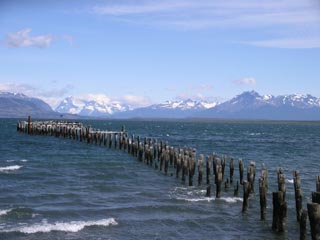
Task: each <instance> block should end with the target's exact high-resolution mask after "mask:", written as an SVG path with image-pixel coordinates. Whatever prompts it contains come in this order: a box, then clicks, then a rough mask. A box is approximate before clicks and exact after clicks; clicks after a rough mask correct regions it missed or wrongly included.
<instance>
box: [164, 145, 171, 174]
mask: <svg viewBox="0 0 320 240" xmlns="http://www.w3.org/2000/svg"><path fill="white" fill-rule="evenodd" d="M169 161H170V150H169V147H168V146H167V147H166V150H165V155H164V173H165V175H168V167H169Z"/></svg>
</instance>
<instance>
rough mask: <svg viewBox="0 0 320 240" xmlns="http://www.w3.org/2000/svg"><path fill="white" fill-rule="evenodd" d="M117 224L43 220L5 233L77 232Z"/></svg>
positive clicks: (110, 222) (113, 221)
mask: <svg viewBox="0 0 320 240" xmlns="http://www.w3.org/2000/svg"><path fill="white" fill-rule="evenodd" d="M117 224H118V223H117V222H116V220H115V219H114V218H108V219H101V220H97V221H71V222H55V223H48V222H47V221H46V220H43V221H42V223H40V224H34V225H31V226H26V227H20V228H15V229H11V230H7V231H6V232H21V233H27V234H32V233H39V232H42V233H47V232H51V231H62V232H79V231H81V230H82V229H84V228H85V227H90V226H110V225H117Z"/></svg>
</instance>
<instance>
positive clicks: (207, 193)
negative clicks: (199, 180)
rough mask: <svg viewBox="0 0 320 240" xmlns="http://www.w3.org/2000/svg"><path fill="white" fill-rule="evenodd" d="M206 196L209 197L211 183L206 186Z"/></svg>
mask: <svg viewBox="0 0 320 240" xmlns="http://www.w3.org/2000/svg"><path fill="white" fill-rule="evenodd" d="M206 197H211V185H210V184H209V185H208V186H207V192H206Z"/></svg>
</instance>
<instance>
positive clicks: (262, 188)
mask: <svg viewBox="0 0 320 240" xmlns="http://www.w3.org/2000/svg"><path fill="white" fill-rule="evenodd" d="M259 193H260V218H261V220H266V214H267V188H266V185H265V181H264V179H263V177H262V176H261V177H260V178H259Z"/></svg>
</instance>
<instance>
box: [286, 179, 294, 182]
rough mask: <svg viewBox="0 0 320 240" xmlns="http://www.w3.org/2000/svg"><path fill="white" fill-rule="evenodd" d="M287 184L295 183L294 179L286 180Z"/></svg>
mask: <svg viewBox="0 0 320 240" xmlns="http://www.w3.org/2000/svg"><path fill="white" fill-rule="evenodd" d="M286 182H287V183H293V182H294V180H293V179H286Z"/></svg>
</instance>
